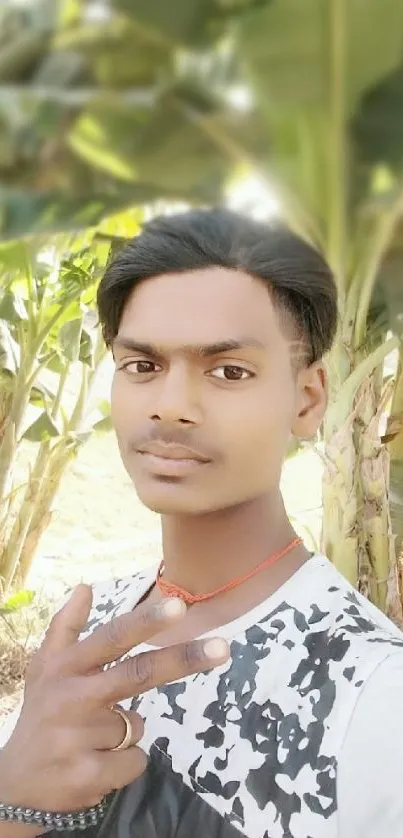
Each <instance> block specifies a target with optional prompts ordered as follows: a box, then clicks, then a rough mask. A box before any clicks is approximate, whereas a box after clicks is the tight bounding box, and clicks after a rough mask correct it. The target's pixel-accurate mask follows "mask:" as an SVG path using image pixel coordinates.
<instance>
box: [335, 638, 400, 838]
mask: <svg viewBox="0 0 403 838" xmlns="http://www.w3.org/2000/svg"><path fill="white" fill-rule="evenodd" d="M402 755H403V651H400V652H397V653H394V654H392V655H390V656H389V657H388V658H387V659H386V660H384V661H383V662H382V663H381V664H380V665H379V666H378V667H377V669H376V670H375V672H374V673H373V674H372V676H371V678H370V679H369V680H368V682H367V684H366V685H365V687H364V688H363V691H362V693H361V695H360V697H359V699H358V701H357V704H356V707H355V709H354V713H353V716H352V718H351V721H350V724H349V727H348V730H347V734H346V737H345V740H344V743H343V747H342V750H341V754H340V758H339V765H338V780H337V792H338V817H339V830H338V838H353V836H354V838H381V836H382V838H383V836H385V838H386V836H387V838H403V762H402Z"/></svg>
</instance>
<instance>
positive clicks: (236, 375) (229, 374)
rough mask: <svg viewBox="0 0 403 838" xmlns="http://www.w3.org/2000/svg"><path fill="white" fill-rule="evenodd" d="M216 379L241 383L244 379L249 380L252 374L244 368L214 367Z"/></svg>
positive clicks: (230, 366)
mask: <svg viewBox="0 0 403 838" xmlns="http://www.w3.org/2000/svg"><path fill="white" fill-rule="evenodd" d="M212 374H215V377H216V378H223V379H224V380H225V381H242V380H243V379H245V378H251V377H252V375H253V373H251V372H249V370H246V369H244V367H236V366H232V365H229V364H227V365H225V366H223V367H216V369H215V370H213V373H212Z"/></svg>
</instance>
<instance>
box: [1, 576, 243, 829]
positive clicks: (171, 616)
mask: <svg viewBox="0 0 403 838" xmlns="http://www.w3.org/2000/svg"><path fill="white" fill-rule="evenodd" d="M91 604H92V590H91V588H90V587H89V586H88V585H79V586H78V587H77V588H76V589H75V590H74V592H73V595H72V596H71V597H70V599H69V600H68V602H67V603H66V604H65V606H64V607H63V608H62V610H61V611H59V612H58V613H57V614H56V615H55V616H54V618H53V620H52V622H51V623H50V626H49V629H48V631H47V633H46V636H45V639H44V641H43V643H42V646H41V647H40V649H39V651H38V652H37V653H36V654H35V656H34V658H33V660H32V662H31V665H30V667H29V669H28V673H27V679H26V688H25V700H24V705H23V708H22V711H21V715H20V718H19V720H18V722H17V725H16V727H15V730H14V733H13V734H12V736H11V737H10V740H9V741H8V743H7V744H6V745H5V747H4V748H3V750H2V751H0V802H3V803H7V804H11V805H16V806H27V807H31V808H33V809H42V810H47V811H52V812H68V811H77V810H79V809H83V808H86V807H90V806H94V805H96V804H97V803H99V801H100V800H101V799H102V798H103V797H104V795H106V794H108V793H109V792H111V791H112V790H115V789H119V788H123V787H124V786H126V785H128V784H129V783H131V782H133V780H135V779H136V778H137V777H139V775H140V774H142V772H143V771H144V770H145V767H146V763H147V759H146V755H145V754H144V752H143V751H142V750H141V749H140V748H139V747H138V745H137V743H138V742H139V740H140V739H141V738H142V735H143V721H142V719H141V717H140V716H139V715H138V714H137V713H135V712H130V713H128V716H129V717H130V721H131V724H132V728H133V739H132V742H131V745H130V747H129V748H128V749H127V750H122V751H113V750H111V749H113V748H115V747H117V746H118V745H119V743H120V742H121V741H122V739H123V737H124V734H125V724H124V721H123V719H121V718H120V717H119V715H118V714H117V713H114V712H112V711H111V709H110V708H111V707H112V705H114V704H118V703H119V701H122V700H124V699H129V698H131V697H132V696H136V695H139V694H140V693H143V692H146V691H147V690H150V689H152V688H153V687H156V686H160V685H162V684H165V683H169V682H171V681H175V680H178V679H180V678H183V677H186V676H188V675H192V674H194V673H197V672H200V671H205V670H208V669H212V668H214V667H215V666H218V665H220V664H222V663H224V662H225V661H226V660H228V657H229V649H228V645H227V643H225V641H223V640H220V639H219V638H215V639H214V640H211V639H210V640H208V641H204V642H203V641H200V640H199V641H197V640H194V641H191V642H189V643H182V644H180V645H178V646H170V647H167V648H164V649H157V650H155V651H147V652H143V653H141V654H138V655H134V656H132V657H127V658H126V659H125V660H124V661H120V663H116V664H115V665H114V666H112V667H111V668H109V669H104V667H105V666H106V665H107V664H110V663H113V662H114V661H119V659H120V658H121V657H122V656H124V655H125V654H126V653H128V652H130V650H131V649H132V648H133V647H134V646H137V645H138V644H141V643H143V642H145V641H147V640H149V639H150V638H151V637H153V635H156V634H157V632H160V631H162V630H163V629H164V628H167V627H169V626H171V625H172V624H173V623H174V622H175V621H178V620H180V619H182V618H183V616H184V614H185V613H186V608H185V606H184V605H183V604H182V603H181V602H180V601H179V600H173V599H170V600H164V601H162V602H161V603H159V604H158V605H148V604H147V603H145V604H142V605H139V606H138V607H137V608H136V609H135V610H134V611H132V612H130V613H128V614H124V615H122V616H120V617H116V618H115V619H114V620H111V621H110V622H108V623H105V624H104V625H102V626H101V627H99V628H98V629H96V630H95V631H94V632H93V633H92V634H91V635H90V636H89V637H86V638H85V639H84V640H80V639H79V637H80V633H81V632H82V631H83V630H84V628H85V626H86V623H87V621H88V617H89V614H90V611H91ZM10 826H11V825H10Z"/></svg>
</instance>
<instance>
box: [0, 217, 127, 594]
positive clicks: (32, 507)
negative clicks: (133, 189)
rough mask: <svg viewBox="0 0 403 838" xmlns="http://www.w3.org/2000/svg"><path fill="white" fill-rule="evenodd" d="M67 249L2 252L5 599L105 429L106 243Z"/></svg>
mask: <svg viewBox="0 0 403 838" xmlns="http://www.w3.org/2000/svg"><path fill="white" fill-rule="evenodd" d="M109 226H110V225H109ZM112 226H113V225H112ZM126 226H127V225H126ZM106 227H108V225H106ZM131 229H132V231H134V230H135V229H136V228H135V227H133V225H132V227H131ZM96 235H97V232H96ZM50 244H53V246H52V247H49V245H50ZM66 244H67V243H66V241H65V240H64V241H63V242H60V241H57V240H55V241H53V243H51V242H49V241H48V248H47V253H43V252H42V253H41V250H40V249H39V251H38V243H35V245H34V243H31V245H29V244H27V243H23V242H15V243H13V244H10V245H7V246H4V247H3V249H2V250H1V251H0V263H2V268H3V270H2V275H3V281H4V285H3V293H2V297H1V298H0V318H1V319H0V370H1V377H2V382H3V388H2V389H3V394H4V396H3V413H2V431H1V434H0V483H1V492H0V532H1V534H2V535H1V550H0V579H1V582H2V586H1V587H2V592H3V596H5V595H6V594H7V592H8V591H9V589H10V588H11V586H12V585H16V584H17V583H18V584H19V585H20V586H21V585H24V583H25V579H26V576H27V574H28V571H29V569H30V566H31V563H32V559H33V557H34V555H35V552H36V549H37V546H38V543H39V540H40V537H41V535H42V533H43V531H44V529H45V528H46V527H47V525H48V524H49V522H50V519H51V515H52V504H53V501H54V498H55V495H56V492H57V490H58V488H59V485H60V481H61V479H62V476H63V474H64V472H65V469H66V467H67V465H68V464H69V462H70V461H71V459H72V458H73V457H74V456H75V455H76V454H77V451H78V450H79V448H80V446H81V445H82V444H83V443H84V442H85V441H86V440H87V439H88V437H89V435H90V434H91V433H92V432H93V431H94V430H95V431H96V430H103V429H105V428H106V427H109V404H108V402H107V401H101V402H99V403H98V404H97V405H95V407H94V406H93V404H92V401H93V400H92V389H93V385H94V382H95V378H96V375H97V373H98V371H99V369H100V365H101V364H102V361H103V358H104V357H105V347H104V345H103V341H102V337H101V334H100V330H99V328H98V327H97V325H96V322H95V321H96V317H95V313H94V301H95V293H96V285H97V280H98V278H99V276H100V272H101V271H102V269H103V268H104V266H105V260H106V258H107V254H108V243H107V241H106V242H105V241H101V242H98V243H97V242H96V240H95V238H94V231H89V232H88V233H86V234H83V235H81V236H80V237H76V238H75V239H74V241H73V242H69V243H68V249H67V250H66ZM29 251H31V252H30V253H29ZM44 257H45V261H43V259H44ZM72 372H74V375H72ZM72 388H73V392H72ZM27 443H30V444H32V446H33V447H34V452H33V453H34V458H33V461H32V463H31V465H30V467H29V469H28V471H27V474H26V479H25V481H24V483H23V485H18V484H17V483H16V479H15V469H14V467H15V464H16V461H17V460H18V453H19V450H20V447H21V445H22V444H25V445H27ZM31 459H32V458H31Z"/></svg>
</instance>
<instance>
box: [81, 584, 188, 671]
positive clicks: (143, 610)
mask: <svg viewBox="0 0 403 838" xmlns="http://www.w3.org/2000/svg"><path fill="white" fill-rule="evenodd" d="M185 614H186V606H185V604H184V603H183V602H182V601H181V600H180V599H177V598H171V599H165V600H163V601H162V602H159V603H157V604H153V605H148V604H147V603H144V604H142V605H139V606H137V608H135V609H134V611H130V612H129V613H128V614H122V615H121V616H119V617H115V618H114V619H113V620H110V621H109V622H108V623H105V624H104V625H102V626H100V627H99V628H97V629H95V631H94V632H93V634H91V635H90V636H89V637H86V638H85V639H84V640H82V641H81V642H79V643H76V644H75V646H74V647H71V648H70V649H67V650H66V654H65V656H64V661H65V667H64V668H67V669H68V670H69V671H70V672H71V673H74V674H76V675H84V674H86V673H89V672H93V671H94V670H95V669H99V668H102V667H104V666H106V664H108V663H112V662H113V661H116V660H119V658H121V657H122V656H123V655H125V654H126V653H127V652H129V651H130V650H131V649H133V647H134V646H138V645H139V644H140V643H145V642H147V640H150V638H151V637H153V636H154V635H155V634H157V632H159V631H161V630H162V629H163V628H166V626H167V624H169V625H170V624H172V623H173V622H175V621H177V620H179V619H181V617H183V616H184V615H185Z"/></svg>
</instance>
